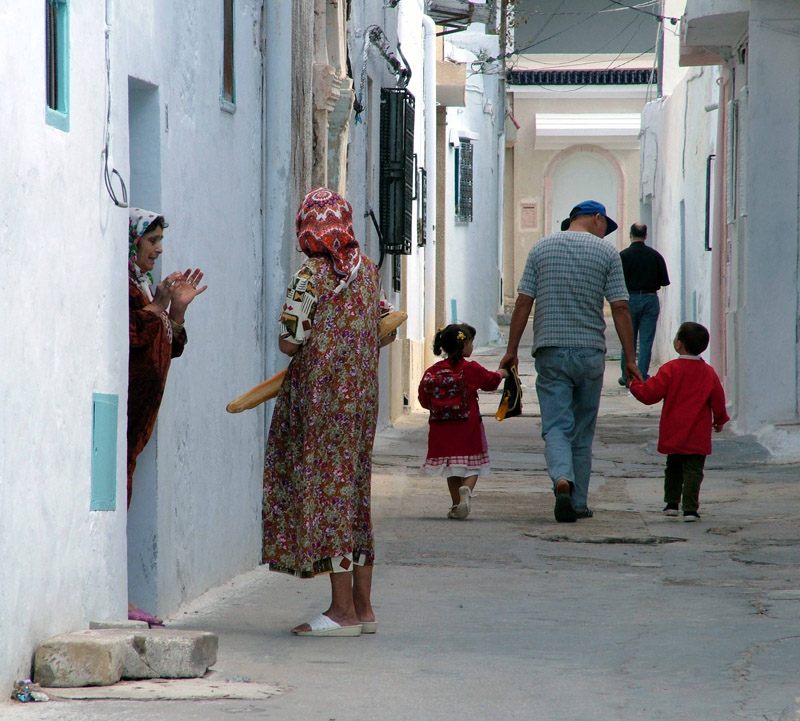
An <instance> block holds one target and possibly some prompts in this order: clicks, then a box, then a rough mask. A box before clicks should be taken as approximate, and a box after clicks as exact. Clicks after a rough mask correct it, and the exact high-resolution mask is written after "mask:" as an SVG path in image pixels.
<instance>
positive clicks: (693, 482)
mask: <svg viewBox="0 0 800 721" xmlns="http://www.w3.org/2000/svg"><path fill="white" fill-rule="evenodd" d="M673 345H674V347H675V350H676V351H677V352H678V355H679V357H678V358H677V359H675V360H673V361H670V362H669V363H666V364H665V365H663V366H661V368H660V369H659V371H658V373H657V374H656V375H655V376H653V377H652V378H650V379H648V380H647V381H646V382H645V383H642V382H641V381H639V380H637V379H636V378H633V379H631V386H630V388H631V393H632V394H633V395H634V396H635V397H636V398H638V399H639V400H640V401H641V402H642V403H646V404H647V405H652V404H653V403H658V401H660V400H662V399H663V401H664V406H663V407H662V409H661V421H660V423H659V426H658V452H659V453H666V454H667V467H666V469H665V470H664V501H665V502H666V504H667V505H666V506H665V507H664V515H665V516H677V515H678V504H679V503H680V502H681V497H683V520H684V521H699V520H700V514H698V512H697V509H698V508H699V506H700V484H701V483H702V482H703V466H705V463H706V456H707V455H709V454H710V453H711V428H712V427H713V428H714V430H715V431H716V432H717V433H719V432H720V431H721V430H722V426H724V425H725V424H726V423H727V422H728V421H729V420H730V418H728V414H727V412H726V411H725V391H723V390H722V384H721V383H720V382H719V378H718V377H717V374H716V372H715V371H714V369H713V368H712V367H711V366H710V365H708V364H707V363H706V362H705V361H704V360H703V359H702V358H701V357H700V354H701V353H702V352H703V351H704V350H705V349H706V348H708V330H706V328H705V327H704V326H702V325H700V324H699V323H691V322H689V323H683V324H682V325H681V327H680V328H678V333H677V334H676V335H675V340H674V342H673Z"/></svg>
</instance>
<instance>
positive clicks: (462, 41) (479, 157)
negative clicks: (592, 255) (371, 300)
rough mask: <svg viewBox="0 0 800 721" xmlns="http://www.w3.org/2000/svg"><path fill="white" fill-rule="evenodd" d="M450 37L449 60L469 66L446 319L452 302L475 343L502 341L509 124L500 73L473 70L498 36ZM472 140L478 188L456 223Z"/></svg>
mask: <svg viewBox="0 0 800 721" xmlns="http://www.w3.org/2000/svg"><path fill="white" fill-rule="evenodd" d="M473 28H474V29H472V28H471V29H470V30H468V31H465V32H463V33H458V34H455V35H452V36H449V37H448V38H446V40H447V42H446V43H445V56H446V58H448V59H452V60H454V61H456V62H462V63H466V64H467V83H466V93H465V95H466V106H465V107H463V108H448V109H447V149H446V157H447V167H446V174H447V175H446V177H447V182H446V190H447V196H446V199H445V217H446V223H447V225H446V231H445V232H446V237H447V242H446V255H447V258H446V268H445V277H446V288H447V291H446V292H447V308H446V309H445V317H446V318H447V321H448V323H451V322H453V317H452V302H453V301H455V306H456V313H457V320H458V321H459V322H464V323H469V324H470V325H472V326H473V327H474V328H475V329H476V331H477V338H476V345H486V344H489V343H495V342H499V341H500V340H501V336H500V331H499V328H498V326H497V314H498V312H499V310H500V305H501V299H500V257H499V252H500V251H499V246H500V244H499V237H500V229H501V216H502V198H500V197H499V183H498V173H500V172H501V170H500V168H499V156H498V143H499V144H500V147H504V139H503V138H502V137H498V134H497V131H498V124H500V123H504V122H505V108H504V107H502V106H500V107H498V89H497V87H498V79H497V74H496V72H494V73H493V72H491V70H492V68H493V67H494V66H493V65H489V66H488V67H487V70H488V71H489V72H485V73H478V72H473V71H472V69H471V67H472V66H471V63H472V62H474V61H475V60H477V57H478V54H479V53H480V52H481V50H484V51H485V53H486V54H487V55H488V56H491V57H496V56H497V55H498V52H499V46H498V41H497V36H495V35H486V34H484V31H483V30H484V29H483V26H482V25H475V26H473ZM461 134H463V136H464V137H465V138H472V140H471V142H472V148H473V151H472V152H473V188H472V221H471V222H469V223H465V222H461V221H459V220H457V218H456V214H455V196H454V187H455V184H456V182H457V181H456V178H455V150H456V147H457V144H458V142H459V137H460V135H461Z"/></svg>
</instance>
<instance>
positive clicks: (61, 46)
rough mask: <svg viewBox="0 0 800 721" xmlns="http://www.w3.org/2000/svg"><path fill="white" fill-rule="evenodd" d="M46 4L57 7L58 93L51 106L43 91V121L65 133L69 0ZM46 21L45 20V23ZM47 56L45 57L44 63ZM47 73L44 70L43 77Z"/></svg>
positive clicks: (67, 122)
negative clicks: (56, 104)
mask: <svg viewBox="0 0 800 721" xmlns="http://www.w3.org/2000/svg"><path fill="white" fill-rule="evenodd" d="M45 2H46V3H47V4H48V5H55V6H56V8H57V13H56V15H57V17H56V28H55V30H56V37H57V38H58V42H57V43H56V77H57V79H58V88H59V94H58V98H57V103H58V107H56V108H53V107H51V106H50V105H49V104H48V103H47V93H46V91H45V122H46V123H47V124H48V125H50V126H52V127H54V128H58V129H59V130H63V131H64V132H65V133H68V132H69V0H45ZM46 24H47V21H46V20H45V25H46ZM48 62H49V58H47V57H45V64H47V63H48ZM46 77H47V73H46V70H45V78H46Z"/></svg>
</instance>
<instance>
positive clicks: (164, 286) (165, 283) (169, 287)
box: [152, 270, 183, 313]
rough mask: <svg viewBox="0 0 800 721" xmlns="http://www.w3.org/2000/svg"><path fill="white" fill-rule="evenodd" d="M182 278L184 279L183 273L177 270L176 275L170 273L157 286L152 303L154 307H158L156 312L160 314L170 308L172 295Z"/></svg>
mask: <svg viewBox="0 0 800 721" xmlns="http://www.w3.org/2000/svg"><path fill="white" fill-rule="evenodd" d="M181 278H183V273H181V272H180V271H179V270H176V271H175V272H174V273H170V274H169V275H168V276H167V277H166V278H164V280H162V281H161V282H160V283H159V284H158V285H157V286H156V292H155V296H154V297H153V302H152V305H155V306H157V308H156V311H155V312H157V313H160V312H161V311H164V310H166V309H167V308H168V307H169V304H170V301H171V300H172V294H173V293H174V291H175V286H176V284H177V283H179V282H180V280H181Z"/></svg>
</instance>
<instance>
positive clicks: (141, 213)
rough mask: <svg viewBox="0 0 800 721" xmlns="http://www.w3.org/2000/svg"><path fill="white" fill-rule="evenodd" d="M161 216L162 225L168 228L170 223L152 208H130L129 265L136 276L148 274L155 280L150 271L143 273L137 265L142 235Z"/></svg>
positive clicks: (151, 279)
mask: <svg viewBox="0 0 800 721" xmlns="http://www.w3.org/2000/svg"><path fill="white" fill-rule="evenodd" d="M159 218H161V227H162V228H168V227H169V223H167V221H166V220H164V216H163V215H159V214H158V213H153V212H152V211H150V210H143V209H142V208H130V211H129V213H128V267H129V268H130V269H131V270H132V271H133V272H134V273H136V277H137V278H139V276H141V275H146V276H147V277H148V278H149V279H150V282H151V283H152V282H153V276H152V275H151V274H150V273H145V274H143V273H142V272H141V270H139V266H138V265H136V256H137V253H138V252H139V241H140V240H141V238H142V236H143V235H144V234H145V233H146V232H147V229H148V228H149V227H150V226H151V225H152V224H153V222H154V221H156V220H158V219H159Z"/></svg>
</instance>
